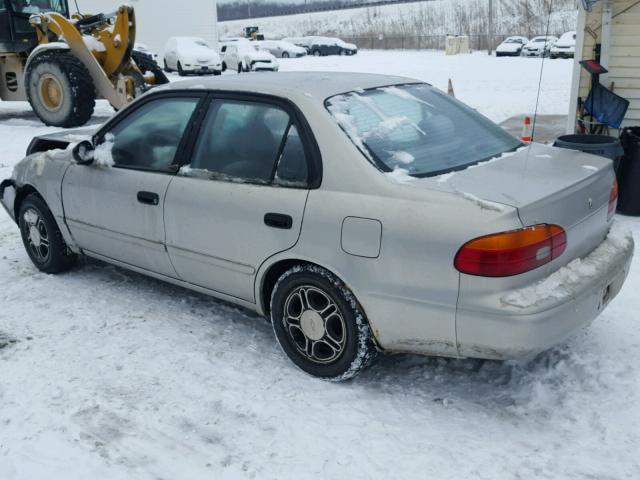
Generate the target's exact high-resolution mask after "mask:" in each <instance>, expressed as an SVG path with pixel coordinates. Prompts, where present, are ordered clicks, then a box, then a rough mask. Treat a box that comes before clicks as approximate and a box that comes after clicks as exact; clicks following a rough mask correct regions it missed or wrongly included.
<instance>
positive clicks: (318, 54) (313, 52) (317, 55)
mask: <svg viewBox="0 0 640 480" xmlns="http://www.w3.org/2000/svg"><path fill="white" fill-rule="evenodd" d="M311 54H312V55H313V56H314V57H319V56H320V55H322V52H320V50H317V49H316V50H313V51H312V52H311Z"/></svg>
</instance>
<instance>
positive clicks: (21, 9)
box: [11, 0, 68, 17]
mask: <svg viewBox="0 0 640 480" xmlns="http://www.w3.org/2000/svg"><path fill="white" fill-rule="evenodd" d="M11 5H12V6H13V11H14V12H17V13H28V14H33V13H47V12H58V13H60V14H62V15H64V16H65V17H68V14H67V5H66V2H65V1H63V0H11Z"/></svg>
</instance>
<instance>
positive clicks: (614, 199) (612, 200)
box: [607, 178, 618, 220]
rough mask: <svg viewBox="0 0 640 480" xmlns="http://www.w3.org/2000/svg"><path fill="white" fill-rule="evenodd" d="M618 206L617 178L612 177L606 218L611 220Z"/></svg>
mask: <svg viewBox="0 0 640 480" xmlns="http://www.w3.org/2000/svg"><path fill="white" fill-rule="evenodd" d="M617 208H618V179H617V178H614V179H613V187H611V193H610V194H609V215H608V216H607V219H608V220H611V219H612V218H613V216H614V215H615V213H616V209H617Z"/></svg>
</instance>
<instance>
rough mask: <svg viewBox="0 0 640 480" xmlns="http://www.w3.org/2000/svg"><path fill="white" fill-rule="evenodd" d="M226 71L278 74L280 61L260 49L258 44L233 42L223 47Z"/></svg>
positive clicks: (223, 64) (223, 65)
mask: <svg viewBox="0 0 640 480" xmlns="http://www.w3.org/2000/svg"><path fill="white" fill-rule="evenodd" d="M222 53H223V63H222V67H223V69H224V70H226V69H229V70H235V71H236V72H238V73H240V72H257V71H261V70H268V71H272V72H277V71H278V70H279V69H280V65H279V64H278V60H276V57H274V56H273V55H272V54H271V53H270V52H268V51H266V50H263V49H262V48H260V45H258V44H257V43H256V42H250V41H248V40H247V41H238V42H231V43H228V44H226V45H223V47H222Z"/></svg>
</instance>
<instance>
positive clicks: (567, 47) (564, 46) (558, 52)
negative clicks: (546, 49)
mask: <svg viewBox="0 0 640 480" xmlns="http://www.w3.org/2000/svg"><path fill="white" fill-rule="evenodd" d="M575 53H576V32H567V33H565V34H563V35H562V36H561V37H560V40H558V42H557V43H556V44H555V45H554V46H553V47H551V55H550V56H551V58H573V56H574V55H575Z"/></svg>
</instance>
